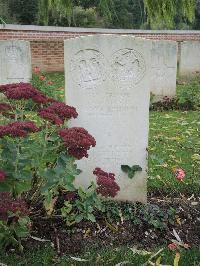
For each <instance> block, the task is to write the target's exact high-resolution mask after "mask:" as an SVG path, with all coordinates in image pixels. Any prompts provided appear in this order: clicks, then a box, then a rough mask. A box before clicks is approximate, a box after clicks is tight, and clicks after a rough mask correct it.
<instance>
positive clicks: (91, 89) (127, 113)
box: [65, 35, 152, 202]
mask: <svg viewBox="0 0 200 266" xmlns="http://www.w3.org/2000/svg"><path fill="white" fill-rule="evenodd" d="M151 43H152V42H151V41H147V40H143V39H140V38H134V37H131V36H116V35H95V36H87V37H78V38H75V39H69V40H66V41H65V81H66V82H65V84H66V85H65V86H66V102H67V103H68V104H69V105H73V106H75V107H76V108H77V111H78V113H79V116H78V118H77V119H75V120H73V121H72V122H71V124H70V126H80V127H84V128H85V129H87V130H88V131H89V133H91V134H92V135H93V136H94V137H95V139H96V142H97V145H96V147H95V148H92V149H91V150H90V152H89V158H84V159H82V160H80V161H78V167H79V168H80V169H81V170H83V172H82V174H81V175H80V176H79V178H78V179H77V184H78V185H84V186H85V187H87V186H88V185H89V184H90V182H91V180H95V177H94V176H93V173H92V172H93V170H94V169H95V167H101V168H102V169H103V170H105V171H107V172H113V173H115V174H116V179H117V182H118V184H119V185H120V187H121V190H120V193H119V194H118V196H117V199H119V200H128V201H141V202H145V201H146V177H147V173H146V168H147V150H146V149H147V145H148V124H149V98H150V92H149V84H150V65H151V62H150V53H151ZM124 164H127V165H130V166H133V165H140V166H141V167H142V169H143V171H142V172H138V173H137V174H136V175H135V176H134V178H133V179H130V178H128V176H127V174H125V173H123V172H122V171H121V165H124Z"/></svg>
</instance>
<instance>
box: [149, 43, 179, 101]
mask: <svg viewBox="0 0 200 266" xmlns="http://www.w3.org/2000/svg"><path fill="white" fill-rule="evenodd" d="M177 51H178V45H177V43H176V42H173V41H153V42H152V51H151V63H152V65H151V89H150V91H151V92H152V93H153V94H154V95H155V100H161V99H162V98H163V97H164V96H168V97H173V96H175V95H176V72H177Z"/></svg>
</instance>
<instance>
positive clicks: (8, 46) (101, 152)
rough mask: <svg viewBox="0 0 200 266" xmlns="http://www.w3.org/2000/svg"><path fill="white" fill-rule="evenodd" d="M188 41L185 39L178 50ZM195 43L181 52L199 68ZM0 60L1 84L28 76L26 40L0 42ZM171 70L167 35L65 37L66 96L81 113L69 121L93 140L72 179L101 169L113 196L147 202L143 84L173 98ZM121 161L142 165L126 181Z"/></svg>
mask: <svg viewBox="0 0 200 266" xmlns="http://www.w3.org/2000/svg"><path fill="white" fill-rule="evenodd" d="M186 46H187V45H186ZM188 46H189V44H188ZM188 46H187V47H185V45H183V50H182V53H183V54H185V53H186V50H187V49H188ZM194 46H195V47H196V48H197V51H196V54H195V52H194V50H193V52H194V54H195V55H194V58H188V55H187V56H186V59H185V61H184V63H183V62H182V66H188V64H191V62H192V61H191V60H194V63H195V64H196V65H198V68H199V69H200V62H199V61H200V53H199V47H200V44H199V43H198V42H196V44H195V45H194ZM189 51H190V50H189ZM197 53H198V60H197V59H196V57H197ZM0 59H1V61H0V84H4V83H12V82H19V81H28V80H30V77H31V59H30V46H29V43H27V42H23V41H13V42H7V41H2V42H0ZM181 61H182V59H181ZM185 62H187V64H186V63H185ZM195 67H196V66H195ZM176 68H177V44H176V43H175V42H171V41H150V40H145V39H142V38H134V37H131V36H117V35H94V36H87V37H79V38H74V39H69V40H66V41H65V86H66V102H67V103H68V104H69V105H73V106H75V107H76V108H77V111H78V113H79V116H78V118H77V119H75V120H74V121H72V122H71V126H80V127H84V128H86V129H87V130H88V131H89V132H90V133H91V134H92V135H93V136H94V137H95V139H96V142H97V145H96V147H95V148H93V149H91V150H90V153H89V158H87V159H86V158H85V159H82V160H80V161H78V167H79V168H80V169H82V173H81V175H80V176H79V177H78V178H77V180H76V182H77V185H83V186H85V187H87V186H88V185H89V183H90V182H91V180H94V178H95V177H94V176H93V174H92V172H93V170H94V168H95V167H100V168H102V169H103V170H105V171H109V172H113V173H115V174H116V178H117V182H118V183H119V185H120V188H121V190H120V192H119V194H118V196H117V199H119V200H128V201H141V202H145V201H146V177H147V173H146V169H147V146H148V124H149V101H150V93H149V92H150V90H149V88H150V87H151V91H152V92H153V93H154V94H157V95H158V96H160V95H168V96H173V95H174V94H175V87H176ZM121 165H129V166H133V165H139V166H140V167H141V168H142V171H140V172H137V173H136V175H135V176H134V178H133V179H130V178H129V177H128V175H127V174H125V173H123V172H122V171H121Z"/></svg>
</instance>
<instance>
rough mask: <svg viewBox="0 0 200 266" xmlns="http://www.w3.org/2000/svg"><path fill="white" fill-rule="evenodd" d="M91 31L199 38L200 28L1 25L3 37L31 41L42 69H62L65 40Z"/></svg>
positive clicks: (36, 62)
mask: <svg viewBox="0 0 200 266" xmlns="http://www.w3.org/2000/svg"><path fill="white" fill-rule="evenodd" d="M91 34H128V35H132V36H139V37H144V38H148V39H154V40H173V41H177V42H182V41H186V40H196V41H200V31H149V30H148V31H144V30H108V29H81V28H61V27H57V28H56V27H41V26H21V25H6V26H5V27H4V26H2V25H0V40H27V41H30V43H31V52H32V65H33V66H39V67H40V68H41V69H42V70H43V71H47V72H53V71H63V69H64V40H65V39H68V38H74V37H77V36H82V35H91Z"/></svg>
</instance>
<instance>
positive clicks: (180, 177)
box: [175, 168, 186, 181]
mask: <svg viewBox="0 0 200 266" xmlns="http://www.w3.org/2000/svg"><path fill="white" fill-rule="evenodd" d="M185 176H186V173H185V171H184V170H183V169H181V168H178V169H176V170H175V177H176V179H177V180H178V181H183V179H184V177H185Z"/></svg>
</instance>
